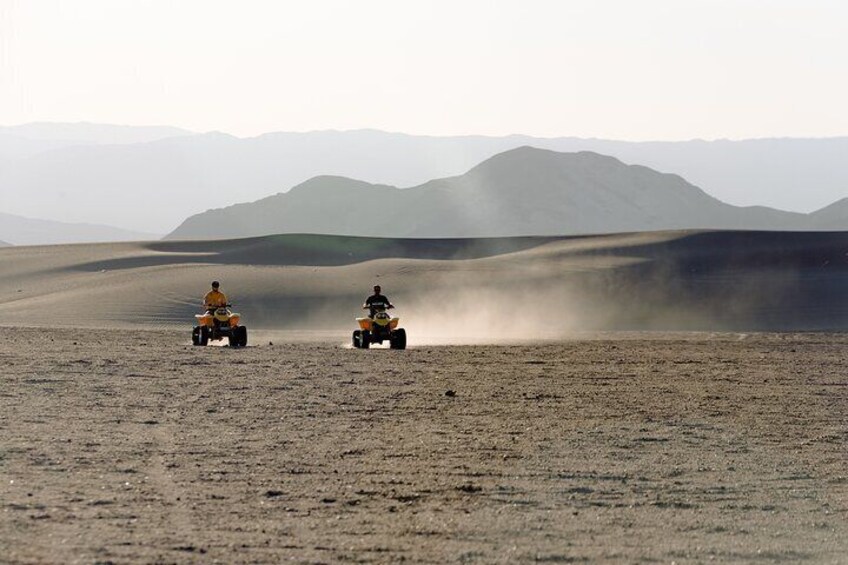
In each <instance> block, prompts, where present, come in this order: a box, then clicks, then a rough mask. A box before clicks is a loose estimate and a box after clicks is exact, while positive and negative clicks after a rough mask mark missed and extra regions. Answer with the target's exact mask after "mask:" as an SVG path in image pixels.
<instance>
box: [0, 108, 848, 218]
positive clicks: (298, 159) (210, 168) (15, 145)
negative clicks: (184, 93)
mask: <svg viewBox="0 0 848 565" xmlns="http://www.w3.org/2000/svg"><path fill="white" fill-rule="evenodd" d="M48 125H49V124H48ZM60 125H61V124H60ZM72 125H73V124H72ZM75 126H77V127H81V128H83V129H85V128H84V127H83V126H85V124H83V125H79V124H77V125H75ZM92 127H93V126H92ZM118 127H119V128H122V126H118ZM39 128H41V129H39ZM39 128H36V129H37V130H38V131H36V132H35V133H33V132H29V133H27V135H32V136H37V135H40V132H41V131H42V130H43V129H44V126H42V125H40V126H39ZM71 129H73V128H71ZM94 129H95V130H96V129H97V128H96V127H95V128H94ZM129 129H130V130H132V129H133V128H129ZM15 131H17V134H15V133H13V132H10V131H9V128H0V202H2V206H0V209H2V211H4V212H7V213H13V214H17V215H22V216H29V217H39V218H50V219H56V220H61V221H66V222H67V221H70V222H87V223H99V224H111V225H116V226H120V227H123V228H127V229H133V230H135V231H153V232H161V233H165V232H167V231H170V230H173V229H174V227H176V226H177V225H179V224H180V222H182V221H183V220H185V218H187V217H188V216H190V215H192V214H196V213H199V212H202V211H204V210H207V209H209V208H215V207H222V206H228V205H231V204H234V203H237V202H247V201H253V200H257V199H260V198H263V197H266V196H268V195H269V194H275V193H277V192H280V191H285V190H287V189H288V188H290V187H292V186H296V185H298V184H300V183H303V182H304V181H307V180H308V179H311V178H313V177H315V176H317V175H336V176H344V177H350V178H358V179H362V180H364V181H368V182H370V183H375V184H386V185H392V186H400V187H409V186H417V185H420V184H422V183H425V182H427V181H429V180H430V179H434V178H444V177H450V176H454V175H459V174H462V173H464V172H465V171H467V170H469V169H470V168H471V167H473V166H474V165H476V164H478V163H480V162H481V161H483V160H485V159H487V158H489V157H491V156H493V155H496V154H498V153H501V152H503V151H507V150H509V149H514V148H516V147H520V146H524V145H532V146H534V147H540V148H544V149H550V150H554V151H560V152H579V151H593V152H596V153H600V154H604V155H610V156H613V157H616V158H618V159H620V160H621V161H623V162H625V163H628V164H640V165H644V166H647V167H650V168H653V169H655V170H660V171H664V172H669V173H675V174H678V175H681V176H683V177H684V178H686V179H687V180H688V181H689V182H691V183H693V184H694V185H696V186H699V187H701V188H702V189H704V190H705V191H706V192H707V193H708V194H710V195H712V196H715V197H717V198H719V199H721V200H722V201H725V202H728V203H732V204H737V205H750V204H764V205H768V206H772V207H776V208H781V209H787V210H796V211H802V212H807V211H810V210H813V209H816V208H821V207H822V206H826V205H828V204H830V203H832V202H834V201H836V200H838V199H840V198H844V197H846V196H848V137H843V138H829V139H761V140H747V141H726V140H725V141H709V142H706V141H687V142H623V141H608V140H599V139H579V138H569V137H561V138H533V137H529V136H518V135H514V136H505V137H485V136H461V137H434V136H416V135H407V134H398V133H386V132H381V131H375V130H358V131H320V132H307V133H285V132H282V133H269V134H265V135H261V136H258V137H253V138H238V137H235V136H231V135H227V134H223V133H204V134H191V133H190V132H185V131H184V130H176V131H172V130H169V129H167V128H165V129H164V130H161V131H160V130H159V129H156V128H153V130H145V131H141V132H138V135H140V136H141V139H142V140H139V141H136V142H126V138H123V137H121V138H120V140H121V143H108V142H104V137H102V136H100V137H98V136H99V135H100V134H97V132H96V131H90V132H89V133H87V134H85V135H88V136H89V138H90V142H85V143H80V142H77V141H73V142H72V141H68V140H67V139H65V138H67V137H68V135H64V134H63V133H62V132H61V131H60V132H57V133H52V134H50V135H51V136H53V137H54V138H57V137H58V138H60V139H35V138H33V139H25V138H23V137H21V136H20V135H19V134H20V133H21V131H20V130H15ZM122 131H124V130H122ZM48 133H49V132H48ZM72 133H73V132H72ZM44 135H47V134H46V133H45V134H44ZM69 135H70V134H69ZM121 135H123V134H121ZM133 135H136V134H133ZM73 136H74V137H80V136H82V137H84V136H83V135H82V134H80V133H74V134H73ZM166 203H167V204H166ZM140 210H146V212H145V213H139V211H140Z"/></svg>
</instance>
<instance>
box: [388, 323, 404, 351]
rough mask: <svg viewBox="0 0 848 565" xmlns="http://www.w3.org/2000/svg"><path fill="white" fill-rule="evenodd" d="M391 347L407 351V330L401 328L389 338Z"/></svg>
mask: <svg viewBox="0 0 848 565" xmlns="http://www.w3.org/2000/svg"><path fill="white" fill-rule="evenodd" d="M389 347H391V348H392V349H406V330H405V329H403V328H399V329H397V330H395V331H393V332H392V335H391V337H389Z"/></svg>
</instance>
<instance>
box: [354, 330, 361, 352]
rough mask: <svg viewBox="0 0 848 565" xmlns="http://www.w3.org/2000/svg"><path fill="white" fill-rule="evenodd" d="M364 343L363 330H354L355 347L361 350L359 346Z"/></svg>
mask: <svg viewBox="0 0 848 565" xmlns="http://www.w3.org/2000/svg"><path fill="white" fill-rule="evenodd" d="M361 341H362V330H353V346H354V347H355V348H357V349H359V344H360V343H361Z"/></svg>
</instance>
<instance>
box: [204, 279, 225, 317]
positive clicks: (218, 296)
mask: <svg viewBox="0 0 848 565" xmlns="http://www.w3.org/2000/svg"><path fill="white" fill-rule="evenodd" d="M219 286H221V284H220V283H219V282H218V281H212V290H210V291H209V292H207V293H206V296H204V297H203V307H204V308H206V310H207V311H212V310H215V309H216V308H220V307H222V306H226V305H227V303H228V301H227V295H226V294H224V293H223V292H221V291H220V290H218V287H219Z"/></svg>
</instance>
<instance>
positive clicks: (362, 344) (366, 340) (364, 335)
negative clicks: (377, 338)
mask: <svg viewBox="0 0 848 565" xmlns="http://www.w3.org/2000/svg"><path fill="white" fill-rule="evenodd" d="M370 345H371V332H369V331H368V330H362V332H360V334H359V348H360V349H368V347H369V346H370Z"/></svg>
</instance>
